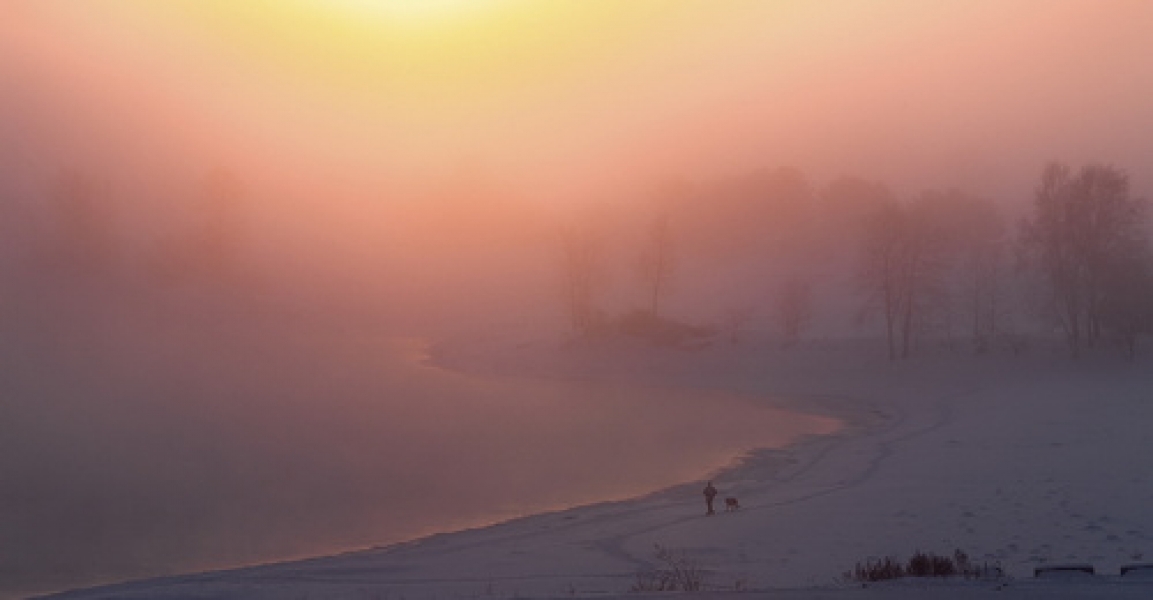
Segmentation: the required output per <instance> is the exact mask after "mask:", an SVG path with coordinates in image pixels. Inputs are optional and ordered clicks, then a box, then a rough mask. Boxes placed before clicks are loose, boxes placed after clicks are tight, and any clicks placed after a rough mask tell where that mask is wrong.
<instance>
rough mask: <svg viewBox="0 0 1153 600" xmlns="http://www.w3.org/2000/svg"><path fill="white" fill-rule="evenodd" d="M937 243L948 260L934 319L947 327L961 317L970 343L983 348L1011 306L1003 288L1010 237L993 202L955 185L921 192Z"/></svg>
mask: <svg viewBox="0 0 1153 600" xmlns="http://www.w3.org/2000/svg"><path fill="white" fill-rule="evenodd" d="M920 202H921V204H922V207H923V210H924V211H925V212H926V213H928V214H927V217H926V218H927V220H928V221H929V222H931V223H932V224H933V225H932V230H933V232H934V233H933V235H934V237H935V238H936V240H935V243H936V244H937V245H938V246H940V247H941V249H942V251H943V253H944V256H943V258H944V262H945V263H947V264H946V266H945V268H946V269H947V272H946V273H944V274H943V275H944V277H943V280H942V285H943V288H942V290H941V291H942V293H943V294H945V295H947V296H948V297H947V298H942V303H941V306H940V307H939V308H940V310H939V311H937V312H938V317H939V319H938V324H939V325H941V326H942V327H944V328H945V330H946V331H947V332H950V334H951V331H952V329H953V326H952V321H953V320H954V319H957V320H959V321H960V322H961V323H962V324H963V325H962V326H963V328H964V329H967V330H968V331H969V335H970V337H971V339H972V341H973V343H974V346H975V347H976V348H977V349H978V350H979V351H983V350H984V349H986V348H988V346H989V344H990V342H991V340H992V339H993V338H994V337H996V335H997V333H998V325H999V321H1000V320H1001V318H1002V317H1005V316H1006V315H1007V314H1008V312H1009V306H1008V302H1006V298H1005V296H1006V294H1005V293H1004V287H1005V286H1004V279H1005V276H1004V271H1005V262H1006V253H1007V246H1008V240H1007V239H1006V227H1005V222H1004V219H1003V218H1002V216H1001V213H1000V211H999V210H998V208H997V206H996V205H995V204H993V203H992V202H990V201H988V200H986V199H983V198H979V197H975V196H971V195H969V194H966V193H964V192H962V191H959V190H955V189H953V190H945V191H927V192H925V193H923V194H922V196H921V198H920Z"/></svg>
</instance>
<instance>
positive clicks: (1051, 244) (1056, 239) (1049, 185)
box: [1020, 162, 1148, 356]
mask: <svg viewBox="0 0 1153 600" xmlns="http://www.w3.org/2000/svg"><path fill="white" fill-rule="evenodd" d="M1146 218H1147V203H1146V201H1145V200H1144V199H1141V198H1136V197H1133V196H1132V195H1131V194H1130V192H1129V178H1128V175H1126V174H1125V172H1124V171H1121V170H1119V169H1117V168H1115V167H1111V166H1104V165H1087V166H1085V167H1082V168H1081V170H1080V171H1078V172H1077V173H1076V174H1074V172H1073V171H1072V170H1071V169H1070V168H1069V167H1068V166H1066V165H1064V164H1061V163H1057V162H1053V163H1050V164H1048V165H1046V166H1045V168H1044V169H1043V170H1042V172H1041V181H1040V183H1039V184H1038V186H1037V189H1036V191H1035V193H1034V203H1033V214H1032V216H1031V217H1030V218H1029V219H1027V220H1026V221H1024V222H1023V224H1022V227H1021V237H1020V239H1021V248H1022V255H1023V256H1024V257H1025V258H1026V260H1027V261H1028V262H1029V263H1030V264H1032V265H1033V266H1035V267H1037V268H1038V269H1039V270H1040V272H1041V273H1042V274H1043V276H1044V279H1045V281H1046V284H1047V289H1048V293H1049V294H1050V296H1051V299H1052V302H1053V306H1054V307H1055V310H1054V314H1055V316H1056V317H1057V320H1058V321H1059V322H1060V324H1061V326H1062V328H1063V329H1064V331H1065V337H1066V340H1067V342H1068V344H1069V349H1070V352H1071V354H1072V355H1073V356H1077V355H1079V353H1080V351H1081V348H1082V347H1083V346H1088V347H1092V346H1093V345H1094V344H1095V343H1096V342H1097V341H1098V340H1099V339H1100V338H1101V335H1102V332H1103V330H1104V327H1105V326H1106V325H1107V324H1110V323H1111V324H1112V325H1113V326H1115V327H1116V326H1118V324H1119V323H1121V322H1129V320H1128V317H1123V316H1122V315H1125V314H1129V313H1130V312H1132V309H1130V308H1126V307H1127V306H1128V304H1129V302H1130V301H1131V300H1129V297H1130V296H1131V295H1132V294H1133V293H1135V290H1136V289H1137V288H1140V287H1141V285H1140V284H1139V283H1138V282H1139V281H1140V277H1141V275H1140V274H1141V273H1142V272H1143V270H1142V268H1141V267H1140V265H1141V264H1142V263H1143V261H1145V260H1146V259H1145V258H1143V257H1145V256H1147V247H1148V223H1147V221H1146ZM1110 311H1112V314H1109V313H1110ZM1138 312H1139V311H1138Z"/></svg>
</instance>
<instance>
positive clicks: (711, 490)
mask: <svg viewBox="0 0 1153 600" xmlns="http://www.w3.org/2000/svg"><path fill="white" fill-rule="evenodd" d="M716 497H717V488H715V487H713V482H711V481H710V482H709V484H708V485H706V486H705V507H706V508H708V512H706V513H705V514H706V515H712V514H716V513H715V511H713V498H716Z"/></svg>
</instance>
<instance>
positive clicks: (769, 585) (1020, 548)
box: [58, 342, 1153, 600]
mask: <svg viewBox="0 0 1153 600" xmlns="http://www.w3.org/2000/svg"><path fill="white" fill-rule="evenodd" d="M558 356H559V358H558ZM429 360H432V361H436V363H437V364H438V365H439V366H442V367H450V368H456V369H463V370H469V369H472V370H476V371H481V372H484V373H487V374H501V375H517V376H530V377H593V378H596V377H629V378H632V379H630V380H632V381H640V382H642V383H643V382H645V381H660V382H662V383H663V384H666V385H667V384H672V385H681V386H696V387H701V388H703V389H704V388H709V387H710V386H712V387H713V388H714V389H715V388H716V387H722V388H724V389H728V390H733V391H739V392H742V393H749V394H751V395H753V396H755V397H757V398H764V399H765V400H764V401H765V402H769V403H774V404H777V405H780V404H783V405H785V406H790V405H791V406H792V407H795V408H798V409H803V410H806V411H809V412H812V411H816V412H817V413H827V414H834V415H838V416H840V417H841V418H844V419H845V420H846V427H845V428H844V429H843V430H841V431H839V432H837V433H835V434H832V435H828V436H816V437H811V438H808V439H804V440H801V441H799V442H798V443H795V444H792V445H790V446H788V447H785V448H780V449H774V450H764V451H756V452H753V453H752V454H751V455H750V456H748V457H746V458H745V459H743V460H740V461H738V462H737V463H736V464H734V465H733V466H731V467H729V468H726V469H724V470H722V471H721V472H719V473H717V474H716V482H717V485H718V487H720V488H721V493H722V495H724V494H728V493H732V494H735V495H737V496H738V497H739V498H740V501H741V504H742V508H741V510H740V511H738V512H736V513H732V514H721V515H718V516H716V517H707V518H706V517H704V516H703V515H702V512H703V502H702V500H701V499H700V492H699V490H698V489H697V487H698V486H697V484H695V483H693V484H685V485H681V486H674V487H671V488H668V489H664V490H660V491H657V492H654V493H651V494H647V495H644V496H641V497H638V498H632V499H629V500H623V501H619V502H607V503H600V504H594V505H590V506H584V507H578V508H574V509H569V510H564V511H560V512H553V513H545V514H539V515H534V516H530V517H525V518H520V519H515V520H512V521H508V522H505V523H501V524H498V525H494V526H490V527H484V528H480V529H473V530H466V531H460V532H455V533H448V534H441V535H435V536H431V537H428V538H422V539H420V540H416V541H413V542H408V543H404V544H398V545H394V546H388V547H384V548H378V549H373V550H367V551H360V552H353V553H349V554H345V555H340V556H334V557H325V558H317V559H311V560H306V561H300V562H292V563H280V564H273V565H267V566H262V567H254V568H248V569H239V570H230V571H222V572H216V573H206V574H201V575H191V576H184V577H173V578H165V579H163V580H155V581H151V582H136V583H128V584H121V585H117V586H110V587H105V588H96V589H92V590H81V591H76V592H72V593H66V594H62V595H60V596H58V597H61V598H107V597H117V598H133V597H139V598H144V597H150V598H175V597H237V598H239V597H243V598H274V597H285V596H286V595H290V596H293V597H308V598H365V597H369V598H372V597H380V598H388V597H398V598H401V597H402V598H405V599H406V600H409V599H416V598H452V597H480V596H485V597H494V598H511V597H560V596H580V595H584V596H595V597H598V598H599V597H606V596H615V595H620V594H624V593H626V592H627V591H628V589H629V588H630V587H631V586H632V585H633V584H634V583H635V581H636V578H637V573H638V572H643V571H645V570H646V569H649V570H651V569H653V568H656V567H657V566H658V564H657V563H656V562H655V561H654V557H653V548H654V546H656V545H659V546H661V547H665V548H670V549H675V550H677V551H678V552H683V553H684V555H685V556H688V557H690V558H691V559H692V560H694V561H696V562H697V563H699V564H700V565H701V566H702V567H704V568H706V569H707V570H708V571H709V573H710V576H709V585H708V588H707V589H709V590H710V591H709V592H702V594H704V595H710V594H720V593H725V592H726V591H728V592H732V591H734V590H745V592H743V593H757V594H764V597H767V598H777V597H780V598H817V597H844V596H846V595H847V596H849V597H854V598H858V597H859V598H869V597H878V598H890V597H929V598H962V597H984V596H985V595H986V594H993V593H997V594H1000V595H999V596H998V597H1006V594H1009V595H1008V597H1022V598H1025V597H1062V596H1064V597H1104V598H1127V597H1134V598H1136V597H1144V596H1147V595H1148V594H1150V593H1153V586H1150V585H1148V584H1143V583H1139V582H1138V583H1134V582H1133V579H1132V578H1128V579H1125V580H1121V579H1120V578H1118V577H1116V575H1115V574H1116V573H1117V570H1118V569H1119V567H1120V566H1121V565H1123V564H1132V563H1139V562H1144V561H1145V560H1146V557H1148V556H1153V517H1151V516H1150V515H1148V514H1147V510H1145V507H1146V506H1148V505H1149V502H1150V500H1151V499H1153V481H1151V480H1150V479H1149V478H1148V477H1147V476H1146V474H1145V473H1144V471H1143V470H1142V465H1143V462H1142V461H1141V459H1140V456H1141V452H1142V451H1143V450H1144V449H1145V443H1144V429H1143V428H1142V427H1141V425H1143V424H1144V423H1147V422H1149V419H1153V406H1150V405H1151V404H1153V402H1151V401H1153V376H1151V375H1150V369H1149V361H1148V359H1143V361H1142V362H1139V363H1137V364H1121V363H1114V362H1112V361H1101V362H1100V363H1099V364H1097V363H1093V362H1092V361H1082V362H1079V363H1071V362H1070V361H1069V360H1068V359H1065V358H1063V357H1060V356H1059V355H1057V354H1055V353H1054V354H1048V353H1045V352H1034V353H1033V354H1031V355H1029V356H1025V357H998V356H984V357H971V356H961V355H956V354H949V355H945V356H943V357H942V356H937V357H933V358H929V359H924V360H916V361H909V362H908V363H905V364H898V365H889V364H887V361H884V360H883V359H880V358H878V357H877V356H876V353H873V352H870V351H869V349H868V348H867V347H866V348H865V349H861V348H849V349H843V348H841V347H840V346H837V347H833V346H827V347H820V346H819V345H814V346H813V347H811V348H806V349H800V350H797V351H795V352H790V353H784V352H780V351H778V350H775V349H768V348H758V349H757V351H750V349H749V348H748V347H743V348H740V349H739V350H738V349H727V348H723V347H722V348H716V349H712V350H706V351H700V352H695V351H694V352H685V351H679V350H668V349H658V350H654V351H649V352H637V351H636V349H635V348H631V347H627V348H614V347H604V346H601V347H589V348H585V347H577V348H575V349H574V348H572V347H553V348H551V349H549V351H545V349H543V348H542V347H540V346H539V345H534V344H509V343H507V342H502V343H501V344H500V345H499V346H471V347H470V346H469V345H467V344H454V345H451V346H441V347H438V348H436V349H434V350H433V352H432V353H431V354H430V357H429ZM516 371H519V372H516ZM822 374H823V375H825V376H823V377H822V376H821V375H822ZM1095 403H1096V404H1095ZM1119 461H1131V462H1130V463H1129V465H1128V467H1127V466H1126V465H1124V464H1118V462H1119ZM1116 468H1123V469H1124V470H1123V475H1110V473H1111V472H1115V471H1112V469H1116ZM957 548H959V549H963V550H965V551H966V552H968V553H969V554H970V555H971V556H972V557H973V558H974V559H975V560H977V561H978V562H981V561H987V562H990V563H995V564H997V565H999V566H1001V567H1002V568H1003V569H1004V570H1005V572H1006V574H1007V575H1008V578H1006V579H1004V580H998V581H986V582H961V581H950V582H922V581H902V582H898V583H894V584H885V585H874V586H870V587H868V588H861V587H859V586H858V585H847V584H846V583H845V582H843V581H839V577H840V575H841V574H842V573H844V572H845V571H847V570H849V569H851V568H852V566H853V565H854V564H855V563H856V562H857V561H861V560H865V559H868V558H870V557H880V556H886V555H894V556H908V555H909V554H911V553H912V552H914V551H917V550H924V551H931V552H937V553H951V552H952V551H953V550H954V549H957ZM1070 562H1078V563H1090V564H1093V565H1095V566H1096V568H1097V569H1098V573H1103V574H1105V575H1107V576H1105V577H1100V576H1099V577H1093V578H1082V580H1078V581H1075V582H1068V583H1067V582H1059V583H1054V582H1052V581H1047V580H1034V579H1032V578H1031V574H1032V570H1033V569H1034V568H1035V567H1037V566H1043V565H1053V564H1060V563H1070ZM1002 588H1003V589H1002Z"/></svg>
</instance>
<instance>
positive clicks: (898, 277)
mask: <svg viewBox="0 0 1153 600" xmlns="http://www.w3.org/2000/svg"><path fill="white" fill-rule="evenodd" d="M928 206H929V204H928V203H927V202H925V201H918V202H915V203H913V204H910V205H905V204H901V203H899V202H896V201H890V202H887V203H885V204H884V205H882V206H881V207H880V208H879V209H877V210H876V211H874V212H873V213H872V214H870V215H869V217H868V218H867V220H866V223H865V227H864V238H863V244H862V252H861V259H862V260H861V269H860V272H859V275H860V283H861V285H862V287H863V288H864V289H865V291H866V292H867V294H868V298H867V306H870V307H879V309H880V310H881V313H882V315H883V316H884V320H885V337H886V341H887V343H888V348H889V359H890V360H896V359H897V357H898V356H900V357H901V358H907V357H908V356H909V354H910V350H911V345H912V340H913V333H914V330H915V329H916V327H917V326H918V325H919V322H920V320H921V319H922V318H923V317H924V316H925V314H926V312H928V311H929V310H930V309H931V308H932V307H933V306H934V304H935V303H936V302H937V301H938V300H939V298H940V289H941V278H942V274H943V272H944V269H945V262H944V257H945V255H944V247H943V245H942V243H941V240H942V238H941V236H940V234H939V232H938V231H937V227H936V225H937V224H936V223H934V222H933V220H932V219H931V218H930V217H931V212H930V211H928V210H927V207H928ZM898 344H899V347H900V350H899V352H898Z"/></svg>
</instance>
